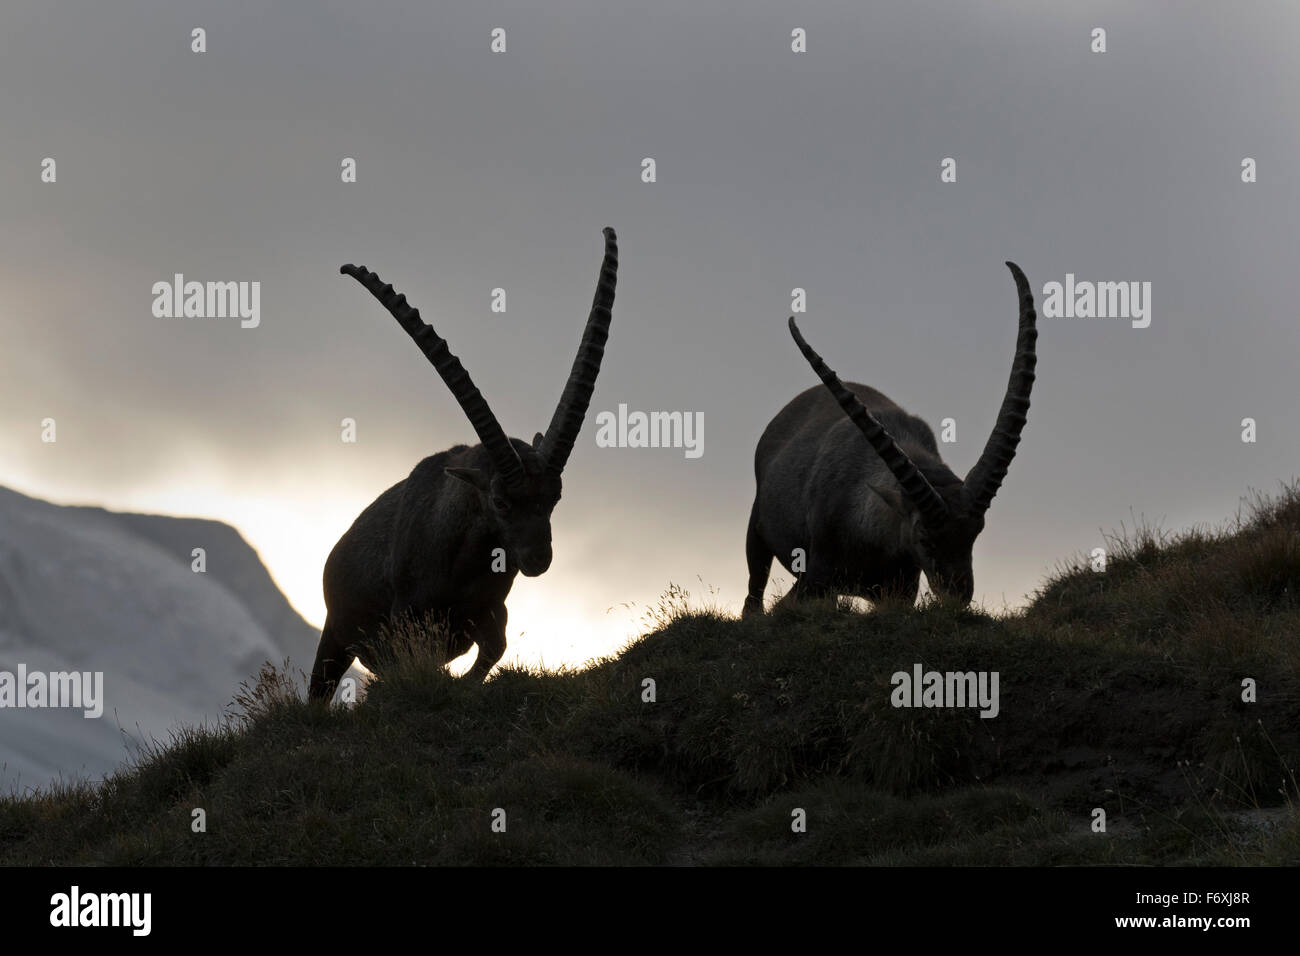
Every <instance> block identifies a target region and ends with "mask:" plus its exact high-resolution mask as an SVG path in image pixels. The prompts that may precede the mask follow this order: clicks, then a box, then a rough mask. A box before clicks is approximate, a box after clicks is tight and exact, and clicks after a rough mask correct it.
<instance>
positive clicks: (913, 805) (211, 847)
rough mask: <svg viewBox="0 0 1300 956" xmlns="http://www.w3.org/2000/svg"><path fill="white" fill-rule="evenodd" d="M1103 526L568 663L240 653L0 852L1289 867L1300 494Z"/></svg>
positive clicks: (695, 614)
mask: <svg viewBox="0 0 1300 956" xmlns="http://www.w3.org/2000/svg"><path fill="white" fill-rule="evenodd" d="M1110 545H1111V547H1110V554H1109V563H1108V567H1107V570H1106V571H1105V572H1104V573H1096V572H1094V571H1093V570H1091V569H1089V568H1088V567H1086V566H1085V565H1082V564H1072V565H1070V566H1067V567H1063V568H1062V569H1061V570H1060V571H1058V573H1056V574H1055V575H1054V576H1053V577H1052V578H1051V579H1050V580H1049V581H1048V582H1046V583H1045V584H1044V586H1043V587H1042V589H1041V590H1040V592H1039V593H1038V594H1037V596H1036V598H1035V600H1034V601H1033V603H1032V605H1031V606H1030V608H1029V609H1028V610H1027V611H1026V612H1024V613H1023V614H1020V615H1016V616H1012V617H1006V618H994V617H990V616H987V615H984V614H980V613H974V612H970V611H960V610H955V609H952V608H947V607H940V606H931V607H925V608H920V609H910V608H890V607H886V608H883V609H882V610H879V611H876V612H872V613H866V614H862V613H856V612H853V611H849V610H846V609H842V608H837V607H835V606H833V605H829V604H820V605H806V606H804V607H802V608H800V609H798V610H795V611H791V612H787V613H781V614H775V615H771V616H769V617H767V618H764V619H761V620H757V621H746V622H741V621H738V620H735V619H733V618H730V617H727V616H725V615H722V614H719V613H714V612H711V611H709V610H707V609H705V610H701V609H698V608H697V609H694V610H689V609H687V596H686V595H685V594H684V592H681V591H680V590H677V589H674V590H672V591H670V592H669V594H668V595H666V596H665V599H664V603H663V604H662V606H661V607H660V608H659V609H658V611H657V613H656V614H655V615H653V618H654V620H653V621H652V622H651V624H652V630H651V633H648V634H647V635H646V636H644V637H643V638H641V639H640V640H639V641H637V642H636V643H635V644H633V645H632V646H631V647H629V648H628V649H627V650H626V651H624V652H623V653H622V654H620V655H619V656H618V657H616V658H612V659H609V660H606V661H603V662H602V663H600V664H599V665H598V666H594V667H591V668H589V669H587V670H583V671H571V672H565V673H528V672H524V671H521V670H503V671H500V672H498V673H496V674H495V675H494V677H493V678H492V679H491V680H490V681H489V682H488V683H487V684H486V685H485V686H483V687H477V686H472V685H469V684H466V683H463V682H461V681H458V680H457V679H454V678H451V677H449V676H447V675H446V674H445V672H443V671H442V670H441V669H440V667H439V666H438V662H437V661H436V660H435V659H433V657H432V656H431V655H430V654H428V653H427V652H425V651H423V650H421V649H420V648H421V645H422V644H423V643H424V642H423V641H422V640H421V639H420V637H421V636H420V635H419V634H416V633H411V632H409V631H407V632H403V633H401V634H399V635H398V638H399V640H398V641H397V644H398V651H397V653H396V654H395V657H394V660H393V661H392V662H391V663H390V664H389V666H388V667H387V668H386V669H385V672H384V673H385V676H384V679H383V680H380V681H377V682H375V683H373V684H372V685H371V687H370V689H369V694H368V696H367V698H366V700H365V701H364V702H363V703H362V704H361V705H359V706H357V707H355V708H352V709H344V708H335V709H333V710H330V711H325V710H324V709H322V708H319V707H311V706H309V705H307V704H306V703H305V702H304V701H303V700H302V699H301V697H300V691H298V690H297V687H299V686H300V681H301V676H300V675H295V679H293V680H290V679H289V678H288V676H287V675H285V674H283V673H280V672H278V671H276V670H275V669H273V668H270V667H269V666H268V667H267V668H265V669H264V671H263V673H262V675H261V679H260V680H259V681H258V683H257V684H256V686H255V687H253V688H251V689H249V690H248V692H246V693H245V694H242V695H241V696H240V698H239V700H238V705H237V707H236V709H235V713H236V716H232V718H231V719H230V721H229V722H228V723H227V725H225V726H222V727H219V728H208V729H187V730H184V731H183V732H181V733H179V734H178V735H177V736H176V737H175V739H174V740H172V741H171V742H169V743H168V744H167V745H165V746H159V747H158V748H157V749H156V750H155V752H153V753H151V754H150V755H148V756H147V757H146V758H145V759H143V760H142V761H141V762H140V763H139V765H138V766H136V767H134V768H132V769H130V770H128V771H124V772H121V773H119V774H117V775H116V776H114V777H112V778H111V779H109V780H108V781H107V782H105V783H104V784H103V785H102V786H97V787H92V786H88V785H77V786H69V787H63V788H59V789H56V790H54V791H52V792H46V793H41V794H37V795H34V796H26V797H21V798H20V797H10V798H4V799H0V863H6V864H30V863H92V864H118V865H136V864H217V865H223V864H250V863H260V864H311V863H325V864H406V863H413V864H451V865H455V864H706V865H707V864H749V863H759V864H809V863H823V864H940V865H944V864H993V865H999V864H1015V865H1019V864H1071V863H1078V864H1084V863H1154V864H1165V863H1184V864H1269V863H1272V864H1282V863H1289V864H1295V863H1300V815H1298V814H1297V801H1300V793H1298V792H1297V782H1296V776H1295V773H1294V770H1293V768H1294V767H1295V766H1296V764H1297V759H1298V758H1300V493H1298V492H1297V489H1296V488H1295V487H1292V488H1290V489H1287V490H1286V491H1284V492H1283V494H1282V495H1280V496H1279V497H1278V498H1277V499H1275V500H1267V501H1266V500H1258V501H1256V502H1255V503H1254V504H1253V506H1252V507H1251V508H1250V509H1249V510H1248V513H1247V514H1246V515H1245V516H1244V517H1239V518H1238V519H1237V520H1236V521H1234V522H1233V523H1232V524H1231V526H1230V527H1228V528H1226V529H1223V530H1221V531H1217V532H1213V533H1211V532H1205V531H1196V532H1189V533H1185V534H1182V535H1179V536H1176V537H1170V538H1165V537H1163V536H1161V535H1159V534H1157V533H1154V532H1151V531H1149V530H1146V529H1139V531H1137V532H1136V533H1131V534H1129V535H1127V536H1126V537H1123V538H1120V539H1116V540H1113V541H1112V542H1110ZM918 663H919V664H921V665H923V667H924V668H925V669H926V670H939V671H950V670H951V671H970V670H975V671H997V672H998V673H999V675H1000V712H999V713H998V715H997V717H996V718H993V719H981V717H980V716H979V714H978V712H977V711H976V710H974V709H965V710H963V709H904V708H895V707H893V706H892V705H891V703H890V697H891V690H892V686H891V675H892V674H893V673H894V672H896V671H905V672H911V670H912V667H913V665H914V664H918ZM1245 678H1251V679H1253V680H1254V681H1255V682H1256V685H1257V701H1256V702H1254V703H1246V702H1243V700H1242V681H1243V679H1245ZM647 679H649V680H653V682H654V697H655V700H654V702H647V701H646V700H645V699H644V696H645V695H646V693H647V692H646V684H645V681H646V680H647ZM1097 807H1100V808H1104V809H1105V811H1106V814H1107V829H1106V832H1105V833H1094V832H1092V829H1091V827H1090V823H1091V821H1092V811H1093V809H1094V808H1097ZM195 808H202V809H203V810H204V811H205V813H206V823H207V832H205V833H194V832H193V831H192V828H191V821H192V811H193V810H194V809H195ZM498 808H500V809H501V810H503V811H504V814H505V823H506V828H505V832H504V833H502V832H494V830H493V826H492V823H493V813H494V810H496V809H498ZM797 809H801V810H803V811H804V814H805V815H806V821H807V827H806V832H802V833H796V832H792V820H793V819H795V817H794V816H793V814H794V811H796V810H797ZM498 816H499V815H498Z"/></svg>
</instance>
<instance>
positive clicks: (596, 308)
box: [541, 226, 618, 475]
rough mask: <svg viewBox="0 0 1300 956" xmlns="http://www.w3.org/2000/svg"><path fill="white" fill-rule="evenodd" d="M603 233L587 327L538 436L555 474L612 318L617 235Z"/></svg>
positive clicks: (573, 435) (578, 424) (576, 426)
mask: <svg viewBox="0 0 1300 956" xmlns="http://www.w3.org/2000/svg"><path fill="white" fill-rule="evenodd" d="M603 232H604V236H605V260H604V261H603V262H602V263H601V265H600V278H599V280H598V281H597V283H596V296H595V298H594V299H593V300H592V303H591V314H590V315H589V316H588V317H587V327H586V329H584V330H583V333H582V343H581V344H580V345H579V346H578V355H577V358H575V359H574V360H573V368H572V370H570V372H569V381H568V382H567V383H566V384H565V386H564V392H563V393H562V394H561V395H560V403H559V405H557V406H556V407H555V414H554V415H553V416H551V424H550V425H549V426H548V427H547V429H546V436H545V438H543V439H542V448H541V455H542V459H543V460H544V461H545V462H546V467H547V468H548V469H549V470H550V471H551V472H552V473H553V474H557V475H558V474H559V473H560V472H562V471H563V470H564V463H565V462H567V461H568V460H569V454H570V452H572V451H573V443H574V442H575V441H576V440H577V438H578V432H579V431H581V430H582V420H583V418H584V417H586V414H587V405H588V404H590V402H591V393H592V390H593V389H594V388H595V387H596V375H597V374H598V373H599V372H600V360H601V359H602V358H603V357H604V355H605V342H606V340H607V339H608V338H609V322H610V319H611V318H613V315H612V313H611V311H610V310H611V309H613V307H614V283H615V282H616V281H617V279H618V237H617V236H615V235H614V230H613V229H610V228H609V227H608V226H606V227H605V229H604V230H603Z"/></svg>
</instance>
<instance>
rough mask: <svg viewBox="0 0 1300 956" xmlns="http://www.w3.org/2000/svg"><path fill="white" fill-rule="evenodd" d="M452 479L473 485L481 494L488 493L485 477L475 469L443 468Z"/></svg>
mask: <svg viewBox="0 0 1300 956" xmlns="http://www.w3.org/2000/svg"><path fill="white" fill-rule="evenodd" d="M443 470H444V471H446V472H447V474H449V475H451V477H453V478H457V479H459V480H460V481H463V482H465V484H467V485H473V486H474V487H475V488H477V489H478V490H479V491H481V492H483V494H487V493H488V488H489V483H488V480H487V476H486V475H484V474H483V472H481V471H479V470H478V469H477V468H445V469H443Z"/></svg>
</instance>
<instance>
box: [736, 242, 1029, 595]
mask: <svg viewBox="0 0 1300 956" xmlns="http://www.w3.org/2000/svg"><path fill="white" fill-rule="evenodd" d="M1007 267H1008V268H1009V269H1010V270H1011V275H1012V276H1013V277H1014V278H1015V280H1016V289H1017V291H1018V293H1019V296H1020V333H1019V335H1018V336H1017V339H1016V357H1015V360H1014V361H1013V362H1012V364H1011V378H1010V380H1009V381H1008V383H1007V391H1006V395H1005V397H1004V398H1003V399H1002V408H1001V409H1000V410H999V412H998V418H997V423H996V424H995V425H994V426H993V434H992V435H991V436H990V437H989V440H988V443H987V444H986V445H985V446H984V452H983V454H981V455H980V458H979V461H977V462H976V463H975V467H974V468H972V469H971V470H970V473H969V474H967V475H966V480H965V481H962V480H961V479H960V478H958V477H957V476H956V475H954V474H953V473H952V471H950V470H949V468H948V466H947V465H945V464H944V463H943V460H942V459H941V458H940V457H939V449H938V446H937V445H936V444H935V440H934V433H933V432H932V431H931V430H930V426H928V425H927V424H926V423H925V422H923V421H921V419H919V418H916V417H915V416H912V415H909V414H908V413H907V412H905V411H903V409H902V408H900V407H899V406H898V405H895V404H894V403H893V402H892V401H890V400H889V399H888V398H886V397H885V396H884V395H882V394H881V393H880V392H878V391H876V390H875V389H873V388H868V387H867V386H866V385H859V384H857V383H855V382H850V383H849V384H848V386H847V387H846V386H845V385H844V383H843V382H841V381H840V379H839V377H838V376H837V375H836V374H835V373H834V372H833V371H831V369H830V368H828V367H827V365H826V363H825V362H823V361H822V358H821V356H820V355H818V354H817V353H816V352H815V351H813V349H812V347H811V346H809V345H808V343H807V342H805V341H804V339H803V336H802V335H800V334H799V328H798V326H796V325H795V321H794V317H793V316H791V317H790V334H791V335H792V336H794V340H795V344H797V345H798V346H799V350H800V351H801V352H803V354H804V358H806V359H807V360H808V362H809V363H810V364H811V365H812V367H813V370H814V371H815V372H816V373H817V374H818V375H819V376H820V377H821V380H822V382H823V383H824V384H825V386H826V387H825V388H822V387H820V386H813V387H812V388H810V389H808V390H807V391H805V392H802V393H800V394H799V395H797V396H795V398H794V399H793V400H791V402H790V403H789V404H788V405H786V406H785V408H783V409H782V410H781V411H780V412H779V413H778V414H777V416H776V418H774V419H772V422H771V424H769V425H768V426H767V429H766V430H765V431H764V432H763V435H762V437H761V438H760V439H759V441H758V448H757V450H756V451H755V453H754V474H755V477H756V479H757V482H758V491H757V494H755V496H754V507H753V510H752V511H751V513H750V517H749V534H748V537H747V539H746V542H745V557H746V559H747V561H748V563H749V594H748V595H747V597H746V598H745V606H744V611H743V616H745V617H748V616H750V615H753V614H761V613H762V612H763V592H764V590H765V589H766V587H767V576H768V572H769V570H770V569H771V566H772V558H773V556H775V557H776V558H777V559H778V560H779V561H780V562H781V564H782V565H784V566H785V568H786V570H788V571H790V572H791V573H793V574H795V576H796V580H795V585H794V587H793V588H791V590H790V592H789V594H787V595H786V597H785V598H783V599H782V602H781V603H782V604H785V603H788V602H790V601H797V600H799V599H800V598H802V597H805V596H809V597H811V596H825V595H836V594H852V595H856V596H858V597H863V598H867V599H869V600H872V601H879V600H880V599H881V598H882V597H886V596H892V597H897V598H899V599H902V600H905V601H908V602H911V601H915V600H916V595H917V592H918V590H919V588H920V578H921V572H922V571H924V572H925V576H926V579H927V580H928V581H929V582H930V587H931V589H932V590H933V591H934V592H935V594H936V595H937V596H939V597H942V598H947V599H957V600H959V601H960V602H961V603H962V604H963V605H964V604H968V603H970V599H971V596H972V594H973V593H974V590H975V579H974V575H973V573H972V571H971V551H972V549H973V548H974V546H975V538H976V537H977V536H978V535H979V533H980V532H981V531H982V530H984V512H985V511H987V510H988V507H989V503H990V502H991V501H992V500H993V496H994V495H995V494H997V491H998V487H999V486H1000V485H1001V484H1002V479H1003V478H1004V477H1006V473H1007V468H1008V467H1009V466H1010V464H1011V459H1012V458H1014V457H1015V453H1016V445H1017V444H1019V442H1020V432H1021V429H1023V428H1024V427H1025V420H1026V415H1027V413H1028V411H1029V392H1030V389H1031V388H1032V387H1033V384H1034V365H1035V363H1036V361H1037V358H1036V355H1035V351H1034V345H1035V342H1036V341H1037V339H1038V331H1037V329H1036V328H1035V324H1034V323H1035V320H1036V315H1035V312H1034V296H1033V293H1032V292H1031V291H1030V289H1029V283H1028V281H1027V280H1026V279H1025V274H1024V273H1023V272H1021V271H1020V268H1019V267H1018V266H1017V265H1016V264H1015V263H1013V262H1008V263H1007ZM837 405H838V407H836V406H837ZM864 438H865V441H864V440H863V439H864ZM796 549H798V550H796Z"/></svg>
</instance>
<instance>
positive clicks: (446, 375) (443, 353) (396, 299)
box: [339, 263, 524, 488]
mask: <svg viewBox="0 0 1300 956" xmlns="http://www.w3.org/2000/svg"><path fill="white" fill-rule="evenodd" d="M339 272H341V273H343V274H344V275H349V276H352V278H354V279H356V280H357V281H358V282H360V283H361V284H362V285H363V286H365V287H366V289H367V290H368V291H369V292H370V294H371V295H373V296H374V297H375V298H376V299H378V300H379V302H380V304H381V305H383V307H384V308H385V309H387V310H388V311H389V312H391V313H392V315H393V318H395V319H396V320H397V321H398V324H399V325H401V326H402V328H404V329H405V330H406V334H407V335H409V336H410V337H411V338H412V339H414V340H415V344H416V345H418V346H419V347H420V351H421V352H423V353H424V356H425V358H427V359H428V360H429V361H430V362H432V363H433V367H434V368H435V369H437V371H438V374H439V375H441V376H442V380H443V381H444V382H446V383H447V387H448V388H449V389H451V394H452V395H453V396H455V398H456V401H458V402H459V403H460V407H461V408H462V409H464V410H465V414H466V415H467V416H468V417H469V423H470V424H471V425H472V426H474V432H475V434H477V435H478V438H479V441H481V442H482V443H483V447H484V448H486V449H487V450H488V454H489V455H491V456H492V461H493V462H494V463H495V464H496V467H497V471H499V472H500V473H501V476H502V478H503V479H504V480H505V482H506V485H507V486H508V487H512V488H517V487H519V486H520V485H521V484H522V483H523V480H524V467H523V465H522V464H520V461H519V455H518V454H517V453H516V452H515V449H514V446H513V445H511V444H510V439H509V438H507V437H506V433H505V432H504V431H503V430H502V428H501V423H500V422H498V421H497V417H496V416H495V415H493V414H492V409H490V408H488V403H487V400H486V399H485V398H484V397H483V395H482V393H481V392H480V391H479V390H478V389H477V388H475V387H474V382H473V381H472V380H471V379H470V377H469V372H467V371H465V368H464V366H462V365H461V364H460V359H458V358H456V356H454V355H452V354H451V351H450V350H449V349H448V348H447V342H446V340H445V339H443V338H442V336H440V335H439V334H438V333H437V332H435V331H434V330H433V326H431V325H429V324H428V323H427V322H425V321H423V320H422V319H421V318H420V310H419V309H413V308H411V307H410V306H409V305H407V304H406V296H404V295H396V294H394V292H393V287H392V286H391V285H384V284H383V283H382V281H381V280H380V278H379V276H377V275H375V274H374V273H373V272H371V271H370V270H368V269H367V268H366V267H365V266H354V265H352V264H351V263H349V264H348V265H345V266H340V267H339Z"/></svg>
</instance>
